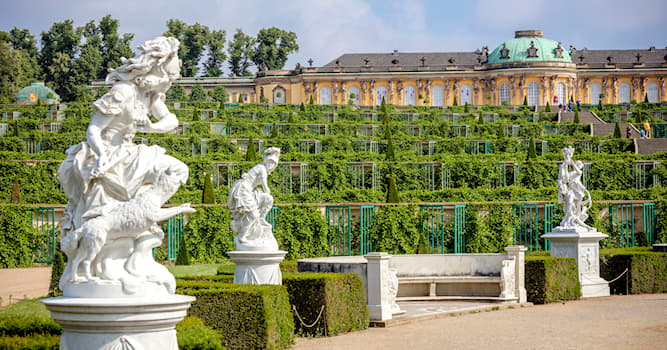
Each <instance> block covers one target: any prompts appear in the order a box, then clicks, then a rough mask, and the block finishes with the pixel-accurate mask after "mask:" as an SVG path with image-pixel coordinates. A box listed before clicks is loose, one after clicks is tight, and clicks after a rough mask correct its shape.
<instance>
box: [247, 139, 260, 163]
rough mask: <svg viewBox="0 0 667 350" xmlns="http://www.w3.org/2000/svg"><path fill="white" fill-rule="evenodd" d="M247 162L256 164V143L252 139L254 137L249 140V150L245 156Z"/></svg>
mask: <svg viewBox="0 0 667 350" xmlns="http://www.w3.org/2000/svg"><path fill="white" fill-rule="evenodd" d="M245 160H246V162H254V161H256V160H257V153H256V152H255V141H254V140H253V139H252V136H250V139H248V150H247V151H246V154H245Z"/></svg>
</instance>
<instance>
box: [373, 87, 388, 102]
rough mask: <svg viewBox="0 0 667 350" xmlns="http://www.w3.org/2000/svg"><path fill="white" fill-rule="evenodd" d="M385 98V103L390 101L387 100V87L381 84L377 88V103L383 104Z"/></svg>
mask: <svg viewBox="0 0 667 350" xmlns="http://www.w3.org/2000/svg"><path fill="white" fill-rule="evenodd" d="M383 98H384V102H385V103H389V101H387V87H386V86H384V85H380V86H378V87H376V88H375V104H376V105H378V106H379V105H381V104H382V99H383Z"/></svg>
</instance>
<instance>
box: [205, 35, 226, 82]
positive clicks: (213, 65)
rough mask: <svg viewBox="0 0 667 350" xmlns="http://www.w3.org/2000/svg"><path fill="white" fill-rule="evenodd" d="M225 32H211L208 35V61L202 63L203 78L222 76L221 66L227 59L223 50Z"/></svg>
mask: <svg viewBox="0 0 667 350" xmlns="http://www.w3.org/2000/svg"><path fill="white" fill-rule="evenodd" d="M226 36H227V32H226V31H224V30H212V31H211V32H210V33H209V37H208V44H207V45H206V46H207V51H206V53H207V56H208V59H207V60H206V62H205V63H204V69H205V71H204V76H206V77H219V76H221V75H222V64H223V63H224V62H225V60H226V59H227V54H225V51H224V50H223V49H224V47H225V41H226V40H227V39H226V38H225V37H226Z"/></svg>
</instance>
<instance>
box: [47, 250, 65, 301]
mask: <svg viewBox="0 0 667 350" xmlns="http://www.w3.org/2000/svg"><path fill="white" fill-rule="evenodd" d="M63 271H65V256H64V255H63V253H62V252H61V251H60V249H58V250H56V255H55V256H54V257H53V264H52V265H51V282H50V283H49V296H52V297H55V296H58V295H61V294H62V293H60V289H59V287H58V284H59V283H60V277H61V276H62V275H63Z"/></svg>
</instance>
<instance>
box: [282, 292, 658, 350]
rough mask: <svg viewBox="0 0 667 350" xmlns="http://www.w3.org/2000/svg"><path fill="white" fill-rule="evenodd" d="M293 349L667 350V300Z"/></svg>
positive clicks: (414, 326) (524, 312)
mask: <svg viewBox="0 0 667 350" xmlns="http://www.w3.org/2000/svg"><path fill="white" fill-rule="evenodd" d="M293 349H295V350H306V349H308V350H311V349H317V350H327V349H345V350H354V349H363V350H373V349H382V350H391V349H413V350H429V349H494V350H500V349H513V350H514V349H586V350H588V349H605V350H610V349H642V350H643V349H667V294H644V295H631V296H611V297H603V298H593V299H585V300H578V301H571V302H565V303H555V304H548V305H536V306H533V307H526V308H516V309H505V310H499V311H490V312H481V313H475V314H466V315H462V316H453V317H446V318H442V319H436V320H428V321H417V322H414V323H411V324H407V325H401V326H396V327H392V328H370V329H367V330H364V331H360V332H352V333H348V334H344V335H340V336H336V337H330V338H317V339H308V338H299V339H298V340H297V342H296V346H295V347H294V348H293Z"/></svg>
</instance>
